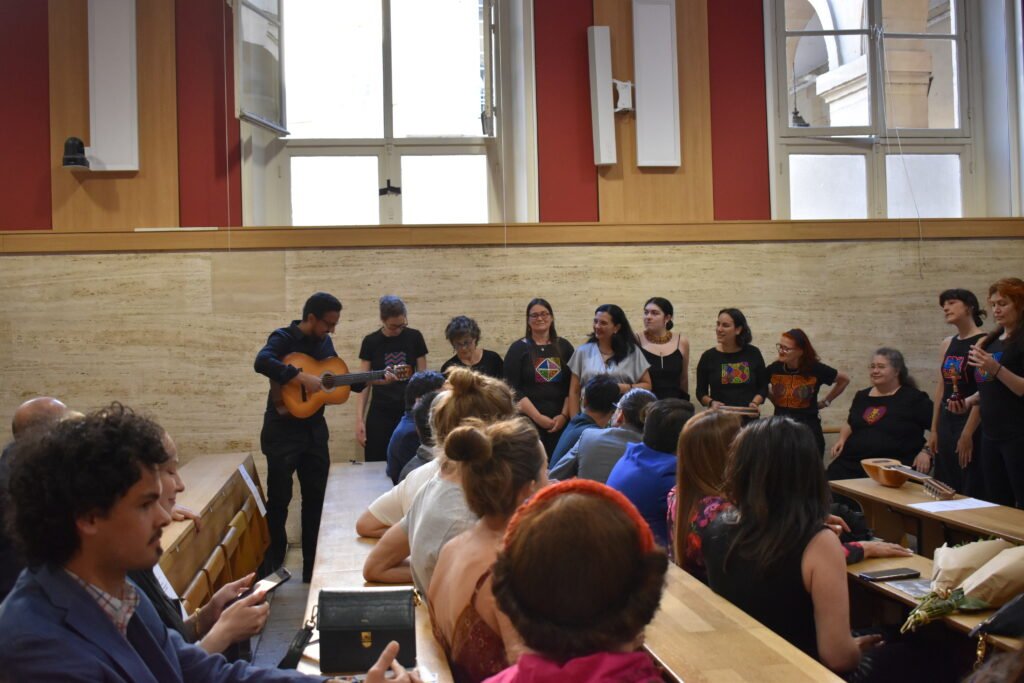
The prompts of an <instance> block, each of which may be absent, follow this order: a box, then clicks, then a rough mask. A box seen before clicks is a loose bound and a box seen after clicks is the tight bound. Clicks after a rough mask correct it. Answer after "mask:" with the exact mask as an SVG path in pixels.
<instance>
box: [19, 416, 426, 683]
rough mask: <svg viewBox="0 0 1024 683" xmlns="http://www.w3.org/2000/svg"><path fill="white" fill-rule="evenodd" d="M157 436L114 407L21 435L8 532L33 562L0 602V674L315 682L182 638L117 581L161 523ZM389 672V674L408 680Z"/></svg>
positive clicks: (123, 680)
mask: <svg viewBox="0 0 1024 683" xmlns="http://www.w3.org/2000/svg"><path fill="white" fill-rule="evenodd" d="M160 433H161V430H160V428H159V427H158V426H157V425H156V424H155V423H154V422H152V421H151V420H148V419H146V418H143V417H141V416H138V415H135V414H134V413H132V412H131V411H130V410H128V409H126V408H123V407H122V406H120V405H118V404H114V405H113V406H111V407H109V408H106V409H104V410H101V411H98V412H95V413H92V414H90V415H87V416H85V417H83V418H81V419H77V420H67V421H64V422H61V423H60V424H58V425H56V426H55V427H54V428H53V429H50V430H45V431H44V430H37V431H35V432H33V433H32V434H30V435H29V438H27V439H26V441H25V442H24V443H22V442H20V440H19V444H18V446H17V447H16V449H15V453H14V464H13V467H12V470H11V483H10V493H11V503H12V506H11V510H12V520H11V522H12V523H11V528H12V529H13V530H14V532H15V535H16V540H17V541H18V543H19V544H20V545H21V547H22V549H23V550H24V551H25V556H26V559H27V560H28V562H29V566H30V567H32V568H31V569H26V570H25V571H23V572H22V574H21V576H20V577H19V578H18V583H17V584H16V585H15V587H14V590H13V591H12V592H11V594H10V595H9V596H8V598H7V600H6V601H5V602H4V604H3V608H2V609H0V633H3V638H0V671H2V672H3V673H2V676H3V677H4V678H5V679H7V680H11V681H17V682H20V681H33V682H34V683H35V682H46V681H54V682H56V681H100V680H102V681H106V682H107V683H138V682H140V681H161V682H162V683H206V682H207V681H216V682H218V683H230V682H233V681H235V682H238V683H242V682H243V681H244V682H246V683H256V682H258V681H267V682H270V681H321V680H323V679H322V677H319V676H316V677H312V676H305V675H302V674H299V673H297V672H294V671H284V670H279V669H260V668H257V667H254V666H252V665H250V664H248V663H247V662H233V663H229V662H228V661H227V660H226V659H224V658H223V657H221V656H217V655H210V654H208V653H206V652H205V651H203V649H202V648H199V647H195V646H192V645H188V644H186V643H185V641H184V640H183V639H182V637H181V635H180V634H179V633H177V632H176V631H169V630H168V629H167V627H166V626H164V625H163V623H162V622H161V621H160V617H159V616H158V615H157V612H156V610H155V609H154V608H153V604H152V603H151V602H150V601H149V598H147V597H146V595H145V594H144V593H142V592H140V591H139V590H138V589H137V588H136V586H135V585H134V584H132V583H131V582H130V581H128V580H127V573H128V572H129V571H135V570H145V569H150V568H152V567H153V565H155V564H156V562H157V559H158V558H159V557H160V552H161V549H160V535H161V532H162V529H163V527H165V526H167V524H168V523H169V522H170V519H171V518H170V515H169V514H168V513H167V510H165V509H164V507H163V506H162V505H161V504H160V491H161V483H160V475H159V474H158V471H157V468H158V467H159V466H160V465H161V464H163V463H164V462H165V461H166V460H167V452H166V450H165V448H164V446H163V444H162V443H161V440H160ZM254 595H255V596H257V597H256V598H255V599H256V600H259V599H261V598H262V597H263V594H262V593H256V594H254ZM396 653H397V644H395V643H392V644H391V645H389V647H388V648H387V649H386V650H385V653H384V654H383V655H382V657H381V659H380V660H379V661H378V663H377V666H375V667H374V669H375V670H374V671H372V672H371V673H370V675H369V676H368V677H367V680H368V681H369V680H373V681H377V682H381V683H382V682H383V680H384V669H385V668H387V667H388V665H392V663H391V661H390V659H391V658H393V657H394V655H395V654H396ZM392 666H393V667H394V665H392ZM394 671H395V673H396V674H397V675H398V676H399V680H402V681H415V680H418V677H416V676H415V675H411V674H408V673H405V672H404V671H402V670H400V669H399V668H394Z"/></svg>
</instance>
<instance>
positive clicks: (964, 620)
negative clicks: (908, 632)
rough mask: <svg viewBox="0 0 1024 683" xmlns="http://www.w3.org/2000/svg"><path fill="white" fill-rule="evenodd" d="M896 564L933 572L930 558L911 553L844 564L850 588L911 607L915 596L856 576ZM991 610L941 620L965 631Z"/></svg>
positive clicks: (1010, 641)
mask: <svg viewBox="0 0 1024 683" xmlns="http://www.w3.org/2000/svg"><path fill="white" fill-rule="evenodd" d="M899 567H909V568H910V569H916V570H917V571H919V572H921V578H923V579H928V578H930V577H931V575H932V561H931V560H929V559H928V558H927V557H921V556H920V555H912V556H910V557H875V558H871V559H869V560H864V561H862V562H858V563H857V564H851V565H849V566H848V567H847V568H846V571H847V573H848V574H849V579H850V585H851V588H853V587H854V586H859V587H862V588H865V589H867V590H869V591H871V592H873V593H875V594H877V595H880V596H883V597H884V598H886V599H889V600H894V601H896V602H899V603H901V604H902V605H906V606H911V607H913V606H914V605H916V604H917V600H916V599H915V598H914V597H912V596H910V595H909V594H907V593H904V592H903V591H901V590H899V589H897V588H896V587H895V586H892V585H891V584H889V583H888V582H885V581H865V580H864V579H862V578H860V577H859V576H858V574H860V573H861V572H873V571H881V570H883V569H896V568H899ZM993 611H994V610H986V611H984V612H969V613H968V612H964V613H955V614H951V615H949V616H946V617H943V618H942V619H941V621H942V622H943V623H944V624H946V625H947V626H949V627H950V628H952V629H953V630H955V631H959V632H961V633H964V634H966V633H968V632H970V631H971V629H973V628H974V627H975V626H977V625H978V624H980V623H981V622H983V621H985V619H987V618H989V617H990V616H992V612H993ZM985 640H986V641H988V643H989V644H991V645H993V646H995V647H996V648H998V649H1000V650H1020V649H1021V648H1024V640H1022V639H1021V638H1007V637H1005V636H985Z"/></svg>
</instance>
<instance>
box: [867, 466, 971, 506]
mask: <svg viewBox="0 0 1024 683" xmlns="http://www.w3.org/2000/svg"><path fill="white" fill-rule="evenodd" d="M860 466H861V467H863V468H864V471H865V472H867V474H868V476H869V477H871V478H872V479H874V480H875V481H877V482H878V483H879V484H881V485H882V486H888V487H890V488H894V489H898V488H899V487H901V486H903V484H905V483H906V482H907V480H908V479H909V480H910V481H915V482H917V483H918V484H921V486H923V487H924V492H925V493H927V494H928V495H929V496H931V497H932V498H935V499H936V500H949V499H951V498H952V497H953V496H955V495H956V491H955V490H954V489H953V488H952V487H951V486H948V485H947V484H945V483H943V482H941V481H939V480H938V479H935V478H934V477H929V476H928V475H927V474H922V473H921V472H918V471H917V470H915V469H914V468H913V467H907V466H906V465H904V464H903V463H902V462H900V461H899V460H896V459H894V458H867V459H865V460H861V461H860Z"/></svg>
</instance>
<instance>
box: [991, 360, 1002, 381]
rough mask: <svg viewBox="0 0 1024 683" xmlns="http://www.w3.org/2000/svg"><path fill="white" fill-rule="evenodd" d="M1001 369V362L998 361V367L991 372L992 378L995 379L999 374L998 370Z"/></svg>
mask: <svg viewBox="0 0 1024 683" xmlns="http://www.w3.org/2000/svg"><path fill="white" fill-rule="evenodd" d="M1002 369H1003V364H1002V363H1000V364H999V367H998V368H996V371H995V374H993V375H992V379H995V378H996V377H998V376H999V372H1000V371H1001V370H1002Z"/></svg>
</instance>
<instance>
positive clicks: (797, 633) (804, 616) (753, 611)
mask: <svg viewBox="0 0 1024 683" xmlns="http://www.w3.org/2000/svg"><path fill="white" fill-rule="evenodd" d="M929 417H930V415H929ZM725 491H726V494H727V497H728V498H729V500H730V501H732V502H733V504H734V505H735V507H732V508H730V509H728V510H725V511H723V512H722V513H721V514H719V515H718V516H717V517H716V518H715V520H714V521H712V522H711V523H710V524H709V525H708V526H707V527H705V528H703V529H702V530H701V533H700V537H701V541H702V546H703V550H704V561H705V563H706V565H707V573H708V583H709V584H710V586H711V588H712V590H714V591H715V592H716V593H718V594H719V595H722V596H724V597H725V598H727V599H728V600H729V601H730V602H732V603H733V604H734V605H736V606H737V607H739V608H740V609H742V610H743V611H744V612H746V613H747V614H749V615H750V616H752V617H754V618H755V619H757V620H758V621H760V622H761V623H762V624H764V625H765V626H767V627H768V628H770V629H771V630H773V631H775V632H776V633H777V634H779V635H780V636H782V637H783V638H785V639H786V640H787V641H789V642H790V643H792V644H793V645H794V646H796V647H798V648H800V649H801V650H803V651H804V652H806V653H807V654H808V655H810V656H811V657H814V658H815V659H818V660H820V661H821V662H822V663H823V664H824V665H825V666H827V667H828V668H830V669H832V670H833V671H837V672H849V671H853V670H854V669H856V668H857V666H858V664H859V663H860V659H861V652H862V651H864V650H866V649H868V648H870V647H872V646H873V645H874V644H876V643H877V642H878V640H879V637H877V636H865V637H862V638H854V637H853V636H852V635H851V633H850V596H849V593H848V590H847V585H846V565H845V562H844V561H843V550H842V547H841V546H840V543H839V538H838V537H837V536H836V534H835V533H833V531H831V530H830V529H829V528H828V527H827V526H826V520H827V518H828V516H829V490H828V484H826V482H825V476H824V471H823V468H822V462H821V456H820V455H819V454H818V448H817V444H816V443H815V441H814V437H813V435H812V434H811V432H810V431H809V430H808V429H806V428H805V427H803V426H802V425H799V424H797V423H796V422H795V421H793V420H792V419H790V418H785V417H772V418H768V419H764V420H759V421H757V422H755V423H753V424H751V425H749V426H748V427H747V428H746V429H744V430H743V431H742V432H740V434H739V436H738V437H737V438H736V441H735V443H734V444H733V450H732V457H731V459H730V461H729V464H728V467H727V469H726V480H725Z"/></svg>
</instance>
